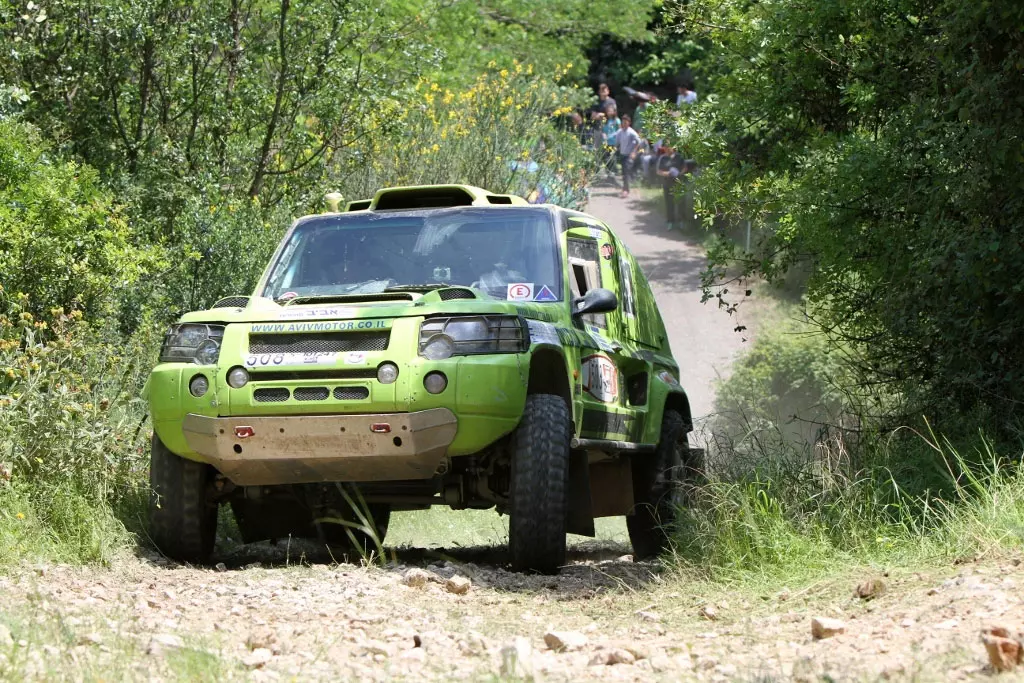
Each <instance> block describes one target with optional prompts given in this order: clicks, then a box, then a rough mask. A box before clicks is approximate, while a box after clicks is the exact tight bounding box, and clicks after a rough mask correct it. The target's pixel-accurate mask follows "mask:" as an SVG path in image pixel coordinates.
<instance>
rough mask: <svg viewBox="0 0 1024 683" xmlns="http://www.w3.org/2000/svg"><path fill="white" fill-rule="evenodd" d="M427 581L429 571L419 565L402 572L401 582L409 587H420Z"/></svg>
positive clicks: (428, 579)
mask: <svg viewBox="0 0 1024 683" xmlns="http://www.w3.org/2000/svg"><path fill="white" fill-rule="evenodd" d="M428 581H430V573H429V572H427V571H425V570H423V569H420V568H419V567H413V568H412V569H410V570H408V571H406V572H405V573H404V574H402V583H403V584H405V585H406V586H409V587H411V588H422V587H423V586H425V585H427V582H428Z"/></svg>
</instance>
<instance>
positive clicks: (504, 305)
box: [181, 287, 568, 325]
mask: <svg viewBox="0 0 1024 683" xmlns="http://www.w3.org/2000/svg"><path fill="white" fill-rule="evenodd" d="M446 292H458V295H457V296H459V297H460V298H447V300H446V297H450V296H451V295H450V294H445V293H446ZM470 293H471V294H472V295H473V296H472V298H469V294H470ZM462 297H466V298H462ZM562 307H567V304H566V303H565V302H564V301H561V302H559V301H555V302H551V303H538V302H533V301H522V302H519V301H502V300H500V299H493V298H491V297H489V296H488V295H487V294H485V293H483V292H482V291H480V290H477V289H472V288H469V287H453V288H447V289H440V290H433V291H430V292H427V293H425V294H424V293H420V292H388V293H386V294H382V295H376V294H375V295H366V294H353V295H349V296H334V297H330V298H326V297H325V298H323V299H318V300H315V301H309V302H303V303H292V304H289V303H284V304H279V303H277V302H276V301H274V300H273V299H268V298H265V297H252V298H250V299H249V302H248V304H247V305H246V306H244V307H240V308H228V307H224V308H212V309H209V310H205V311H193V312H191V313H186V314H185V315H183V316H182V317H181V322H197V323H198V322H202V323H221V324H225V325H230V324H232V323H259V322H291V321H299V320H301V321H310V320H358V319H364V318H402V317H413V316H429V315H438V314H454V315H472V314H479V315H522V316H523V317H525V318H530V319H534V320H545V321H554V320H556V319H558V318H559V317H560V316H559V313H560V312H561V311H560V309H561V308H562ZM567 312H568V311H566V313H567Z"/></svg>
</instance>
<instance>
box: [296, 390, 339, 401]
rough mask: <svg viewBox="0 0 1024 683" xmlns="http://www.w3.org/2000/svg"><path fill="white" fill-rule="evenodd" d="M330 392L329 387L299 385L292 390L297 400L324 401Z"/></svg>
mask: <svg viewBox="0 0 1024 683" xmlns="http://www.w3.org/2000/svg"><path fill="white" fill-rule="evenodd" d="M330 394H331V392H330V391H328V390H327V387H299V388H297V389H296V390H295V391H294V392H292V396H293V397H294V398H295V400H296V401H323V400H324V399H326V398H327V397H328V396H330Z"/></svg>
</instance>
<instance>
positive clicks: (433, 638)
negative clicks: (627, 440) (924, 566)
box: [0, 189, 1024, 681]
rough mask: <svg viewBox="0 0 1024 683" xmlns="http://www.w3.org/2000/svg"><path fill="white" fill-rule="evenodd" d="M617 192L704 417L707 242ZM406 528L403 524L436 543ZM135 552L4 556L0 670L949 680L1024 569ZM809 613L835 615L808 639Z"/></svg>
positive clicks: (717, 352)
mask: <svg viewBox="0 0 1024 683" xmlns="http://www.w3.org/2000/svg"><path fill="white" fill-rule="evenodd" d="M612 192H613V190H602V189H599V190H598V191H597V192H595V195H594V198H593V201H592V204H591V206H590V210H591V211H592V212H593V213H595V214H597V215H598V216H600V217H601V218H603V219H604V220H606V221H608V222H609V223H610V224H612V225H613V226H614V227H615V228H616V229H617V231H618V232H619V233H620V234H621V235H622V236H623V237H624V238H625V239H626V241H627V243H628V244H629V246H630V248H631V249H632V250H633V252H634V253H635V254H636V255H637V257H638V258H639V259H640V262H641V263H642V264H643V265H644V268H645V270H646V271H647V273H648V275H649V277H650V279H651V281H652V284H653V287H654V290H655V293H656V295H657V296H658V298H659V301H660V304H661V310H662V311H663V313H664V315H665V317H666V321H667V324H668V326H669V333H670V335H671V341H672V347H673V350H674V352H675V355H676V357H677V358H679V359H680V362H681V365H682V366H683V368H684V370H683V384H684V386H685V387H686V389H687V390H688V392H689V393H690V396H691V401H692V403H693V407H694V413H695V414H696V415H706V414H707V413H708V412H709V411H710V410H711V406H712V402H713V393H712V391H713V388H712V381H713V380H714V378H715V377H716V376H717V375H719V374H721V373H725V372H726V371H727V370H728V365H729V362H730V360H731V359H732V358H733V357H734V355H735V354H736V353H737V351H738V349H739V348H740V345H741V342H740V339H739V338H738V335H735V334H734V333H733V332H732V331H731V329H732V322H731V321H730V319H729V318H728V317H727V316H726V315H724V314H722V313H719V312H718V311H717V310H715V309H714V308H712V307H710V306H709V307H705V306H702V305H701V304H700V303H699V296H700V295H699V279H698V278H699V271H700V268H701V265H702V257H701V252H700V250H699V249H698V248H697V247H696V246H694V245H692V244H687V243H686V242H684V241H683V240H682V239H681V238H680V237H678V236H677V235H675V234H669V233H666V232H665V231H664V230H663V224H662V222H661V220H660V217H659V215H658V214H657V213H651V212H648V211H646V209H645V207H646V206H649V205H650V204H649V203H648V204H645V203H644V202H643V201H641V200H639V199H636V200H629V201H628V202H624V201H622V200H620V199H619V198H618V197H617V196H614V195H613V194H612ZM438 529H440V531H438ZM438 529H435V531H434V533H435V540H436V538H438V537H439V538H441V539H445V538H448V536H447V535H446V531H445V527H443V526H438ZM417 534H418V532H417V531H416V530H413V531H412V532H410V531H409V530H408V529H406V530H405V538H406V539H407V540H408V541H409V542H410V543H412V544H413V545H418V546H419V547H420V548H423V547H425V546H429V545H436V542H435V543H434V544H431V543H429V542H428V540H427V539H426V538H425V537H423V536H420V535H417ZM396 536H401V533H398V534H396ZM137 552H138V554H137V555H136V556H127V557H124V558H121V559H119V560H118V561H116V562H115V563H114V564H113V566H111V567H109V568H69V567H59V566H25V567H22V568H20V569H17V570H15V571H12V572H9V573H7V574H5V575H0V596H3V599H2V600H0V679H3V680H8V679H9V680H25V679H37V680H92V679H105V680H154V679H156V680H172V679H181V680H196V679H201V680H271V681H273V680H279V679H291V680H305V679H310V680H332V681H333V680H358V681H363V680H438V681H440V680H451V679H460V680H531V679H532V680H551V681H578V680H614V681H639V680H664V681H675V680H709V681H726V680H762V681H768V680H807V681H810V680H874V679H878V678H884V679H888V680H944V679H949V678H957V679H961V678H970V677H980V676H984V675H986V672H987V669H986V668H985V666H986V665H985V662H986V659H985V650H984V648H983V647H982V645H981V640H980V638H979V629H980V628H981V627H982V626H984V625H987V624H991V623H1007V624H1008V625H1009V626H1011V627H1020V626H1021V620H1022V618H1024V602H1022V599H1021V593H1020V591H1019V588H1018V586H1019V585H1020V584H1021V582H1024V568H1021V567H1019V566H1018V563H1015V562H1011V561H1010V560H1005V561H1003V562H995V561H992V562H989V563H987V564H980V565H977V566H975V565H970V566H962V567H959V568H951V569H950V571H948V572H934V573H924V574H921V573H912V572H902V573H894V574H892V575H887V574H884V573H883V571H882V570H880V569H875V570H870V571H868V572H866V573H864V572H859V571H851V572H850V573H847V574H843V575H841V576H836V577H834V578H830V579H829V580H827V581H819V582H817V583H812V584H810V585H797V586H793V587H792V588H787V587H785V586H784V585H782V584H781V583H780V582H771V581H766V582H765V583H764V584H763V585H756V586H751V585H748V584H744V585H743V586H741V587H740V588H738V589H737V588H735V587H731V586H729V585H726V584H724V583H706V582H703V581H702V580H700V579H699V577H696V576H693V575H675V574H673V573H671V572H669V571H667V570H666V569H664V568H663V567H661V566H659V565H657V564H654V563H635V562H633V561H632V558H631V557H629V556H628V555H627V553H628V547H627V546H625V545H623V544H621V543H615V542H607V541H606V542H603V543H601V542H598V543H595V542H591V543H589V544H584V545H582V546H580V545H576V546H574V550H573V552H572V553H571V563H570V565H569V566H568V567H566V568H565V569H563V571H562V572H561V574H560V575H558V576H556V577H539V576H522V575H516V574H511V573H509V572H507V571H505V570H504V569H503V568H502V567H503V557H502V551H501V549H500V548H495V547H485V548H476V549H458V548H456V547H455V545H454V543H451V542H449V543H448V544H447V545H446V546H442V548H441V549H439V550H438V549H435V550H423V549H410V548H391V549H389V552H388V558H387V559H388V563H387V566H380V565H373V566H368V567H364V566H360V565H358V564H346V563H336V562H334V561H332V558H330V557H329V556H324V555H323V554H322V551H319V552H320V554H319V555H318V554H316V553H317V552H318V551H315V550H314V549H313V548H312V547H311V546H300V545H298V544H281V545H278V546H276V547H270V546H267V545H262V546H257V547H252V548H249V549H245V550H242V551H235V552H232V551H230V550H229V551H223V550H222V551H221V555H220V557H219V559H221V560H223V562H224V563H223V564H221V565H220V566H218V567H217V568H211V569H197V568H191V567H182V566H178V565H174V564H173V563H169V562H167V561H165V560H163V559H162V558H160V557H158V556H156V555H155V554H153V553H151V552H149V551H147V550H144V549H139V550H138V551H137ZM864 579H870V580H874V581H876V583H871V584H870V585H871V586H875V587H876V590H874V592H873V593H872V595H870V596H869V598H870V599H864V598H861V597H855V596H854V595H853V593H854V588H855V586H857V584H858V582H860V581H862V580H864ZM816 616H818V617H831V618H838V619H841V620H842V621H843V622H845V632H843V633H840V634H837V635H835V636H834V637H831V638H828V639H826V640H820V641H819V640H815V639H814V638H812V635H811V619H812V618H814V617H816ZM552 631H555V632H559V633H556V634H552V633H550V632H552ZM825 677H827V678H825Z"/></svg>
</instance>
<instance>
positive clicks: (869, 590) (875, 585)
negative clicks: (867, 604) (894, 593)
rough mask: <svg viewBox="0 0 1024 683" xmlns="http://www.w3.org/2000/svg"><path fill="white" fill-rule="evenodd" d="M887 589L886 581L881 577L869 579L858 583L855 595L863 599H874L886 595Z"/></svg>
mask: <svg viewBox="0 0 1024 683" xmlns="http://www.w3.org/2000/svg"><path fill="white" fill-rule="evenodd" d="M885 590H886V589H885V582H884V581H882V580H881V579H868V580H867V581H861V582H860V583H859V584H857V588H856V590H854V592H853V595H854V597H858V598H860V599H861V600H874V599H875V598H877V597H878V596H880V595H885Z"/></svg>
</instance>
